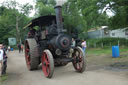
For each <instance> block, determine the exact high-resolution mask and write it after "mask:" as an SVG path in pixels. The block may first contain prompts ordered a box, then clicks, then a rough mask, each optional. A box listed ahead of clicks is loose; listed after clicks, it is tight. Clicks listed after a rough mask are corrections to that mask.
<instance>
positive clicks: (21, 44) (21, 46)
mask: <svg viewBox="0 0 128 85" xmlns="http://www.w3.org/2000/svg"><path fill="white" fill-rule="evenodd" d="M23 49H24V47H23V45H22V44H21V51H22V52H23Z"/></svg>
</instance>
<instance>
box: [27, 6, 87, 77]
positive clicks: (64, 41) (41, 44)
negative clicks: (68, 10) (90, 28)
mask: <svg viewBox="0 0 128 85" xmlns="http://www.w3.org/2000/svg"><path fill="white" fill-rule="evenodd" d="M55 12H56V16H55V15H47V16H41V17H39V18H36V19H33V20H32V21H31V22H30V23H29V24H28V25H27V26H25V28H26V27H28V28H29V32H28V37H27V39H26V40H25V59H26V64H27V67H28V69H29V70H35V69H37V68H38V66H39V64H40V63H42V71H43V73H44V75H45V76H46V77H48V78H51V77H52V75H53V73H54V67H55V66H64V65H67V64H68V63H69V62H72V64H73V66H74V68H75V70H76V71H77V72H81V73H82V72H83V71H84V70H85V67H86V65H85V55H84V52H83V51H82V49H81V48H80V47H78V46H75V47H74V48H72V47H71V44H72V37H70V36H69V35H67V34H65V32H66V30H64V29H63V20H62V19H63V18H62V14H61V6H56V7H55ZM37 26H38V27H37Z"/></svg>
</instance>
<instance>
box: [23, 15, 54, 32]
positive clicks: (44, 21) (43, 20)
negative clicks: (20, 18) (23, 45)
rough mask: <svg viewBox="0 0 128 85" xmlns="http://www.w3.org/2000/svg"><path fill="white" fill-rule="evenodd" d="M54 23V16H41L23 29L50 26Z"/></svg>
mask: <svg viewBox="0 0 128 85" xmlns="http://www.w3.org/2000/svg"><path fill="white" fill-rule="evenodd" d="M53 20H54V21H55V23H56V16H55V15H47V16H41V17H38V18H35V19H33V20H31V22H30V23H29V24H27V25H26V26H25V27H24V29H25V28H27V27H34V26H48V25H51V24H52V21H53Z"/></svg>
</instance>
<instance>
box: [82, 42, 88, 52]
mask: <svg viewBox="0 0 128 85" xmlns="http://www.w3.org/2000/svg"><path fill="white" fill-rule="evenodd" d="M81 46H82V49H83V51H84V53H85V51H86V47H87V45H86V41H85V40H82V43H81Z"/></svg>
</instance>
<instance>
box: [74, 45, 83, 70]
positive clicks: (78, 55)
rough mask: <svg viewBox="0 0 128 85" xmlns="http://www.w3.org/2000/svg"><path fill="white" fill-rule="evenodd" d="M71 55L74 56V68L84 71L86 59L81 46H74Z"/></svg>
mask: <svg viewBox="0 0 128 85" xmlns="http://www.w3.org/2000/svg"><path fill="white" fill-rule="evenodd" d="M72 57H73V58H74V61H73V62H72V64H73V66H74V68H75V70H76V71H77V72H80V73H82V72H84V71H85V68H86V60H85V54H84V52H83V50H82V48H81V47H77V48H75V50H74V52H73V54H72Z"/></svg>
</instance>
